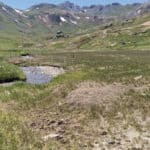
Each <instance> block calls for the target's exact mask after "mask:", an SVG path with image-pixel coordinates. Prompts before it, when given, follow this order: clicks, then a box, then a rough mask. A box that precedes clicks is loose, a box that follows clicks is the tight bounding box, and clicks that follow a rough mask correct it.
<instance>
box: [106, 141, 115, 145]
mask: <svg viewBox="0 0 150 150" xmlns="http://www.w3.org/2000/svg"><path fill="white" fill-rule="evenodd" d="M115 143H116V142H115V141H110V142H108V144H109V145H114V144H115Z"/></svg>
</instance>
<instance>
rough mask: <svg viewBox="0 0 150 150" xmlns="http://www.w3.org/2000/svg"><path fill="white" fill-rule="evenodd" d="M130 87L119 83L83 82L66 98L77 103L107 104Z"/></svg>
mask: <svg viewBox="0 0 150 150" xmlns="http://www.w3.org/2000/svg"><path fill="white" fill-rule="evenodd" d="M131 88H132V86H127V85H123V84H121V83H113V84H108V85H107V84H99V83H96V82H83V83H81V84H79V85H78V86H77V89H75V90H74V91H72V92H71V93H70V94H69V95H68V96H67V98H66V99H67V101H68V102H69V103H74V104H79V105H90V104H108V103H110V102H111V101H112V100H116V99H118V98H119V97H120V96H122V95H123V94H124V93H125V92H127V91H129V90H130V89H131Z"/></svg>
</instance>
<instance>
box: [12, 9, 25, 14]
mask: <svg viewBox="0 0 150 150" xmlns="http://www.w3.org/2000/svg"><path fill="white" fill-rule="evenodd" d="M14 10H15V12H16V13H18V14H20V15H22V14H23V12H22V11H20V10H18V9H14Z"/></svg>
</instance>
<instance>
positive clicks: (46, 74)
mask: <svg viewBox="0 0 150 150" xmlns="http://www.w3.org/2000/svg"><path fill="white" fill-rule="evenodd" d="M21 69H22V70H23V72H24V73H25V74H26V78H27V80H26V82H27V83H31V84H44V83H48V82H50V81H51V80H52V79H53V78H54V77H56V76H58V75H60V74H63V73H64V69H63V68H59V67H51V66H36V67H33V66H31V67H21Z"/></svg>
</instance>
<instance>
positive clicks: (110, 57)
mask: <svg viewBox="0 0 150 150" xmlns="http://www.w3.org/2000/svg"><path fill="white" fill-rule="evenodd" d="M139 22H140V23H142V21H141V20H139ZM139 22H138V21H135V22H134V24H132V27H134V28H131V29H126V28H127V27H128V24H127V25H126V24H125V25H118V26H117V27H114V26H112V27H110V28H109V30H108V31H107V35H105V36H104V34H105V33H104V30H103V29H99V30H98V29H97V30H96V32H94V31H91V32H89V33H88V34H87V35H85V34H84V35H80V36H75V37H72V38H68V39H65V40H64V39H61V40H58V41H54V42H52V43H49V42H48V41H46V42H45V41H44V43H45V45H46V46H45V48H43V49H37V48H35V47H34V45H32V46H33V47H32V48H33V49H29V48H26V49H25V50H20V49H18V48H17V47H16V45H15V46H12V45H14V44H13V43H12V45H11V44H10V45H6V43H5V42H4V43H3V44H4V45H1V46H2V47H1V50H0V63H1V65H0V66H1V67H0V82H5V81H13V80H19V81H22V80H25V76H24V74H23V73H22V71H20V69H19V68H18V66H16V65H13V64H17V65H19V66H32V65H36V66H38V65H54V66H61V67H64V68H65V69H66V73H65V74H63V75H60V76H58V77H56V78H55V79H54V80H53V81H52V82H51V83H47V84H45V85H31V84H27V83H25V82H16V83H15V84H13V85H12V86H8V87H7V86H0V105H1V107H0V113H1V114H0V149H8V150H9V149H10V150H11V149H14V150H16V149H24V150H26V149H35V150H36V149H43V150H44V149H46V150H47V149H54V150H55V149H68V150H70V149H93V148H94V144H95V142H96V143H98V144H99V145H100V147H101V148H102V147H105V146H104V145H103V141H104V142H105V143H106V144H107V143H108V141H110V140H114V139H116V140H117V139H118V136H119V138H120V139H121V142H122V143H125V146H126V147H123V148H124V149H132V148H133V149H134V148H135V144H133V143H136V142H137V143H140V142H143V143H144V142H145V141H142V140H139V139H136V140H135V141H134V142H133V143H132V141H131V142H128V143H126V141H128V139H126V138H125V137H126V136H127V135H126V132H127V131H128V128H130V127H133V128H135V129H136V130H137V131H138V132H139V133H140V135H141V138H142V137H143V136H144V135H143V134H144V133H145V132H147V133H148V131H149V125H148V122H147V118H148V117H149V115H150V112H149V107H150V103H149V99H150V95H149V93H150V89H149V86H148V85H149V82H150V63H149V60H150V51H149V50H144V49H147V48H149V43H148V41H149V33H150V32H149V30H146V32H143V28H138V27H137V25H138V24H139ZM122 26H123V27H122ZM137 31H138V32H137ZM116 32H117V33H118V34H116ZM103 36H104V38H102V37H103ZM14 41H15V40H14ZM14 43H17V42H14ZM27 43H28V42H27ZM29 43H30V42H29ZM114 43H115V44H114ZM34 44H35V43H34ZM27 45H28V44H27ZM7 46H8V47H7ZM10 47H11V48H10ZM64 48H65V49H64ZM2 49H3V50H2ZM113 49H114V50H113ZM116 49H119V50H116ZM130 49H132V50H133V49H134V51H131V50H130ZM26 55H31V56H32V57H33V59H31V60H23V59H22V57H23V56H26ZM10 62H11V64H10ZM138 76H141V79H139V80H135V78H136V77H138ZM81 82H96V83H100V84H104V83H105V84H112V83H121V84H124V85H127V86H130V85H133V86H134V87H138V88H139V87H140V88H142V87H143V86H146V87H147V88H146V89H144V88H143V89H142V90H141V91H136V90H134V89H131V90H129V91H128V92H126V93H125V94H124V95H123V96H121V97H119V98H118V99H115V100H114V101H111V102H110V104H109V105H108V106H107V105H95V104H93V105H90V106H88V107H83V106H82V105H74V103H71V104H70V103H68V101H67V99H66V96H67V95H68V94H69V93H70V92H72V91H73V90H75V89H76V88H77V85H78V84H79V83H81ZM85 94H87V95H88V94H89V93H85ZM93 100H94V99H93ZM108 108H109V109H108ZM104 131H105V133H106V134H107V135H108V136H107V135H105V136H103V135H101V134H102V133H103V132H104ZM51 133H57V134H62V135H63V138H62V139H61V138H60V139H49V140H48V141H46V142H44V141H43V140H42V137H43V136H45V135H49V134H51ZM143 138H145V137H143ZM128 144H129V147H128ZM145 145H146V144H145ZM106 146H108V147H109V149H111V148H112V147H113V145H112V147H111V145H110V144H108V145H106ZM115 146H116V145H114V147H115ZM122 146H124V145H123V144H122ZM115 148H116V149H119V148H118V147H115ZM144 149H146V148H145V147H144ZM146 150H147V149H146Z"/></svg>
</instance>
